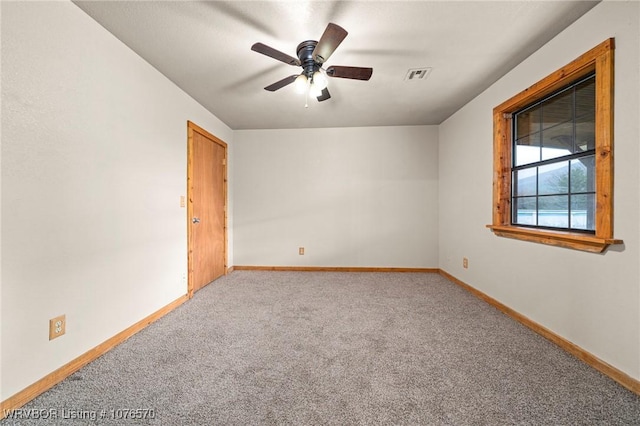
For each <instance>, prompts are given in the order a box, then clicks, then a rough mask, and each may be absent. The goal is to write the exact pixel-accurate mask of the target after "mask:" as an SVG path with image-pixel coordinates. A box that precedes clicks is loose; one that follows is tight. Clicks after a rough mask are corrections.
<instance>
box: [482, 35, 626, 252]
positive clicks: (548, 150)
mask: <svg viewBox="0 0 640 426" xmlns="http://www.w3.org/2000/svg"><path fill="white" fill-rule="evenodd" d="M613 49H614V40H613V39H609V40H606V41H605V42H603V43H601V44H600V45H598V46H596V47H595V48H593V49H591V50H590V51H589V52H587V53H585V54H584V55H582V56H580V57H579V58H577V59H576V60H574V61H573V62H571V63H570V64H568V65H566V66H564V67H563V68H561V69H559V70H558V71H556V72H554V73H552V74H551V75H549V76H547V77H546V78H544V79H543V80H541V81H539V82H538V83H536V84H534V85H533V86H531V87H529V88H528V89H526V90H524V91H523V92H521V93H519V94H517V95H515V96H514V97H512V98H511V99H509V100H507V101H505V102H503V103H502V104H501V105H499V106H497V107H496V108H494V110H493V118H494V183H493V198H494V200H493V201H494V203H493V204H494V205H493V224H492V225H488V227H489V228H490V229H491V230H492V231H493V232H494V233H495V234H496V235H498V236H501V237H510V238H516V239H521V240H526V241H533V242H538V243H544V244H551V245H557V246H562V247H568V248H574V249H578V250H585V251H591V252H598V253H599V252H602V251H604V250H605V249H606V248H607V247H608V246H609V245H610V244H621V243H622V241H621V240H616V239H614V238H613V149H612V148H613Z"/></svg>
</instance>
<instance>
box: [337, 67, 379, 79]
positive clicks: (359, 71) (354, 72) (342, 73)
mask: <svg viewBox="0 0 640 426" xmlns="http://www.w3.org/2000/svg"><path fill="white" fill-rule="evenodd" d="M372 74H373V68H361V67H341V66H331V67H329V68H327V75H328V76H329V77H338V78H351V79H353V80H369V79H370V78H371V75H372Z"/></svg>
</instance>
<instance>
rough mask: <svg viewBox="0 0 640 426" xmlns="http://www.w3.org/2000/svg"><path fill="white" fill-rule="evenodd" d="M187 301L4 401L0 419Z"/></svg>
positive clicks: (183, 299) (183, 298) (176, 303)
mask: <svg viewBox="0 0 640 426" xmlns="http://www.w3.org/2000/svg"><path fill="white" fill-rule="evenodd" d="M187 300H189V297H188V296H187V295H184V296H181V297H180V298H178V299H176V300H174V301H173V302H171V303H169V304H168V305H166V306H165V307H163V308H161V309H160V310H158V311H156V312H154V313H153V314H151V315H149V316H148V317H146V318H144V319H142V320H140V321H138V322H137V323H135V324H133V325H132V326H131V327H129V328H127V329H125V330H123V331H121V332H120V333H118V334H116V335H115V336H113V337H111V338H109V339H108V340H106V341H104V342H103V343H101V344H99V345H98V346H96V347H95V348H93V349H90V350H89V351H87V352H85V353H84V354H82V355H80V356H79V357H78V358H76V359H74V360H72V361H71V362H69V363H67V364H65V365H63V366H62V367H60V368H58V369H57V370H55V371H54V372H52V373H50V374H47V375H46V376H45V377H43V378H42V379H40V380H38V381H37V382H35V383H33V384H32V385H30V386H28V387H26V388H24V389H23V390H21V391H20V392H18V393H16V394H15V395H13V396H11V397H9V398H8V399H6V400H4V401H2V403H1V404H0V419H2V418H4V417H5V416H6V415H7V413H8V412H9V411H11V410H15V409H18V408H20V407H22V406H23V405H25V404H26V403H27V402H29V401H31V400H32V399H34V398H35V397H37V396H38V395H40V394H42V393H43V392H45V391H47V390H49V389H51V388H52V387H53V386H55V385H57V384H58V383H60V382H61V381H63V380H64V379H66V378H67V377H69V376H70V375H72V374H73V373H75V372H76V371H78V370H80V369H81V368H82V367H84V366H85V365H87V364H88V363H90V362H91V361H93V360H95V359H97V358H99V357H100V356H102V355H104V354H105V353H107V352H109V351H110V350H111V349H113V348H114V347H116V346H117V345H119V344H120V343H122V342H124V341H125V340H127V339H128V338H129V337H131V336H133V335H134V334H136V333H137V332H139V331H140V330H142V329H144V328H145V327H147V326H148V325H149V324H151V323H153V322H155V321H157V320H158V319H160V318H162V317H163V316H165V315H166V314H168V313H169V312H171V311H173V310H174V309H175V308H177V307H178V306H180V305H182V304H183V303H184V302H186V301H187Z"/></svg>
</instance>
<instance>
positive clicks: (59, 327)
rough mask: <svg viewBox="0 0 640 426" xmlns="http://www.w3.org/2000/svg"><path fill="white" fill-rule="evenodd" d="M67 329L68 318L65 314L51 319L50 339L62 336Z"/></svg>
mask: <svg viewBox="0 0 640 426" xmlns="http://www.w3.org/2000/svg"><path fill="white" fill-rule="evenodd" d="M66 329H67V319H66V318H65V316H64V315H60V316H59V317H55V318H52V319H50V320H49V340H53V339H55V338H56V337H60V336H62V335H63V334H64V333H65V332H66Z"/></svg>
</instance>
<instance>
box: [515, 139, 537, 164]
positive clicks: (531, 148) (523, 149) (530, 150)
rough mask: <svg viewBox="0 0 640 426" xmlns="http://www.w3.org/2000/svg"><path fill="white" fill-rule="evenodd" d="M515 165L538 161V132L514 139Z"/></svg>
mask: <svg viewBox="0 0 640 426" xmlns="http://www.w3.org/2000/svg"><path fill="white" fill-rule="evenodd" d="M515 157H516V158H515V161H514V163H515V165H516V166H522V165H525V164H531V163H536V162H538V161H540V133H534V134H533V135H530V136H527V137H524V138H522V139H518V140H517V141H516V152H515Z"/></svg>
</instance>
